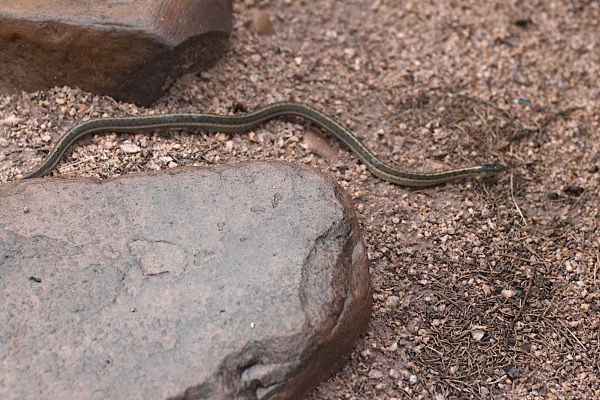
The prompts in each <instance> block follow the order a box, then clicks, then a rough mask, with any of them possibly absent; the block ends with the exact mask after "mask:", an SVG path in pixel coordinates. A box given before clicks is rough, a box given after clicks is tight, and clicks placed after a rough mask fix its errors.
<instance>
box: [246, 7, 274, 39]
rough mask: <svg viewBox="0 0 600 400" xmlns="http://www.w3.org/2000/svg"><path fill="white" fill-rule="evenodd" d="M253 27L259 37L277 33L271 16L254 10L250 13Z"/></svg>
mask: <svg viewBox="0 0 600 400" xmlns="http://www.w3.org/2000/svg"><path fill="white" fill-rule="evenodd" d="M250 17H251V20H252V22H251V27H252V30H253V31H254V32H256V34H257V35H260V36H267V35H273V34H274V33H275V28H274V27H273V22H271V15H270V14H269V13H268V12H266V11H263V10H259V9H254V10H252V11H251V12H250Z"/></svg>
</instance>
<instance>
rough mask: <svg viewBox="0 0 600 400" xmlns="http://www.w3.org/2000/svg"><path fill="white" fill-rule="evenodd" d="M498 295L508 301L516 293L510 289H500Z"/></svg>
mask: <svg viewBox="0 0 600 400" xmlns="http://www.w3.org/2000/svg"><path fill="white" fill-rule="evenodd" d="M500 293H501V294H502V296H504V297H506V298H507V299H510V298H511V297H513V296H514V295H515V293H516V292H515V291H514V290H511V289H502V291H501V292H500Z"/></svg>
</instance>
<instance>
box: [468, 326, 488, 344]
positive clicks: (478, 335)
mask: <svg viewBox="0 0 600 400" xmlns="http://www.w3.org/2000/svg"><path fill="white" fill-rule="evenodd" d="M484 336H485V331H483V330H481V329H473V330H471V337H472V338H473V339H475V340H476V341H478V342H479V341H480V340H481V339H483V337H484Z"/></svg>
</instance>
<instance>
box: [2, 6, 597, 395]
mask: <svg viewBox="0 0 600 400" xmlns="http://www.w3.org/2000/svg"><path fill="white" fill-rule="evenodd" d="M234 7H235V12H236V18H237V22H236V25H235V29H234V34H233V37H232V40H231V42H232V49H231V51H230V53H229V55H228V57H226V58H225V59H224V60H223V61H221V63H220V64H218V65H217V66H216V67H215V68H214V69H213V70H211V71H209V72H203V73H201V74H198V75H188V76H185V77H183V78H181V79H179V80H178V81H177V82H176V83H175V85H174V86H173V87H172V89H171V90H170V92H169V94H168V95H166V96H164V97H163V98H162V99H161V100H160V101H159V102H158V103H157V104H155V105H154V106H153V107H152V108H147V109H146V108H140V107H136V106H134V105H131V104H125V103H117V102H114V101H113V100H111V99H109V98H104V97H98V96H93V95H91V94H89V93H84V92H81V91H79V90H77V89H70V88H57V89H54V90H49V91H44V92H36V93H31V94H25V93H19V94H11V95H3V96H0V179H1V180H2V181H9V180H13V179H16V178H18V177H19V176H21V175H22V174H23V173H24V172H26V171H28V170H29V169H31V168H33V167H34V166H35V165H36V164H37V163H38V162H39V161H40V160H41V159H42V158H43V156H44V154H45V153H46V152H47V151H48V150H49V149H50V148H51V146H52V145H53V144H54V143H56V140H57V139H58V137H59V136H60V135H61V134H62V133H64V132H65V131H66V130H67V129H68V128H70V127H71V126H72V125H74V124H76V123H78V122H81V121H84V120H86V119H89V118H96V117H102V116H105V115H110V116H116V115H147V114H157V113H165V112H213V113H228V114H229V113H231V114H232V113H236V112H243V111H245V110H251V109H253V108H254V107H257V106H259V105H264V104H266V103H270V102H273V101H280V100H296V101H301V102H306V103H310V104H312V105H314V106H315V107H317V108H320V109H322V110H324V111H326V112H327V113H329V114H331V115H332V116H333V117H335V118H336V119H338V120H339V121H341V122H343V123H344V124H346V125H347V126H348V127H349V128H351V129H353V130H354V131H356V132H357V134H358V135H359V136H360V137H361V138H362V140H363V141H364V142H365V144H367V145H368V146H369V147H370V148H372V149H373V151H374V152H376V153H377V154H378V155H380V156H381V157H382V158H384V159H387V160H390V161H391V162H394V163H397V164H398V165H400V166H402V167H403V168H405V169H411V170H420V171H427V170H435V169H441V168H447V167H459V166H463V165H468V164H476V163H482V162H497V161H499V162H501V163H504V164H506V165H508V166H510V168H511V169H510V171H509V172H508V173H506V174H504V175H502V176H499V177H497V178H492V179H483V180H466V181H463V182H459V183H456V184H448V185H444V186H440V187H435V188H430V189H424V190H413V189H406V188H401V187H397V186H394V185H391V184H388V183H385V182H381V181H379V180H378V179H376V178H375V177H373V176H371V174H370V173H369V172H368V171H367V169H366V168H365V166H364V165H361V164H360V163H359V162H357V160H356V158H355V157H353V156H352V155H351V153H350V152H349V151H348V150H347V149H345V148H344V147H343V146H341V145H340V144H339V143H337V142H336V141H335V140H333V139H332V138H328V137H326V136H325V137H324V138H325V141H317V140H315V138H314V136H315V132H317V133H318V130H317V129H316V128H315V127H313V126H311V124H310V123H307V122H306V121H302V120H299V119H295V118H288V119H284V120H280V121H273V122H270V123H267V124H265V125H263V126H261V127H259V128H257V129H255V130H253V131H252V132H249V133H245V134H240V135H234V134H232V135H227V134H222V133H221V134H206V133H204V132H199V131H177V130H175V131H171V132H151V133H137V134H131V135H125V134H119V135H116V134H110V133H109V134H107V135H96V136H95V137H93V138H89V139H87V140H84V141H82V142H81V143H80V144H79V145H78V146H76V148H75V149H74V150H73V151H72V152H70V153H69V155H68V156H67V157H66V158H65V160H64V161H63V162H62V163H61V164H60V165H59V167H58V169H57V170H56V171H55V172H54V175H55V176H98V177H101V178H106V177H112V176H117V175H121V174H125V173H128V172H132V171H144V170H152V169H167V168H178V167H180V166H186V165H208V164H214V163H226V162H235V161H240V160H248V159H280V160H287V161H294V162H300V163H304V164H308V165H312V166H314V167H316V168H318V169H320V170H322V171H325V172H327V173H329V174H330V175H332V176H333V177H334V178H335V179H336V180H337V182H338V183H339V184H340V185H341V186H342V187H344V188H345V189H346V190H347V191H348V192H349V193H350V194H351V195H352V197H353V198H354V201H355V203H356V208H357V211H358V213H359V216H360V219H361V221H362V224H363V227H364V231H365V236H366V240H367V246H368V251H369V257H370V259H371V261H372V268H371V277H372V279H373V283H374V293H373V297H374V301H375V302H374V309H373V317H372V320H371V323H370V326H369V329H368V331H367V332H366V333H365V335H364V336H363V338H362V339H361V340H360V341H359V342H358V343H357V345H356V350H355V352H354V354H353V355H352V357H351V359H350V360H349V363H348V364H347V365H346V367H345V368H344V369H343V370H342V371H341V372H340V373H338V374H337V375H335V376H334V377H332V378H331V379H330V380H329V381H327V382H325V383H323V384H322V385H321V386H320V387H319V388H318V389H317V390H316V391H315V392H314V393H313V394H312V396H311V399H394V398H395V399H419V398H425V399H430V398H433V399H465V398H473V399H489V398H497V399H502V398H530V399H535V398H544V399H545V398H548V399H553V398H556V399H559V398H578V399H592V398H600V382H599V378H598V377H599V376H600V370H599V367H598V366H599V365H600V333H599V332H600V229H599V225H600V207H599V204H600V195H599V193H600V187H599V186H600V172H599V168H600V140H599V138H600V136H599V135H600V102H599V101H598V99H600V89H599V87H598V84H597V83H598V81H599V79H600V58H599V54H600V51H599V48H600V42H599V41H600V35H598V22H597V21H598V20H600V4H599V3H598V2H597V1H575V2H572V1H558V2H552V3H547V2H542V1H535V2H530V3H527V4H521V3H518V4H517V3H514V2H500V1H496V2H477V1H467V2H460V4H455V3H445V2H438V3H436V4H432V3H428V2H420V1H415V0H412V1H402V2H400V1H389V0H376V1H373V2H371V3H368V4H367V3H365V2H364V1H358V0H349V1H344V2H339V1H335V0H319V1H317V2H305V1H299V2H293V1H287V0H273V1H259V0H252V1H244V2H234ZM255 9H260V10H263V11H264V12H265V13H268V15H269V16H270V19H271V21H272V22H273V25H274V27H275V29H274V31H273V33H272V34H271V35H264V36H261V35H259V34H258V33H257V32H255V31H254V30H253V28H252V10H255Z"/></svg>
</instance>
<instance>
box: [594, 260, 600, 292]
mask: <svg viewBox="0 0 600 400" xmlns="http://www.w3.org/2000/svg"><path fill="white" fill-rule="evenodd" d="M598 267H600V253H596V264H594V285H595V284H596V275H597V274H598Z"/></svg>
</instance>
